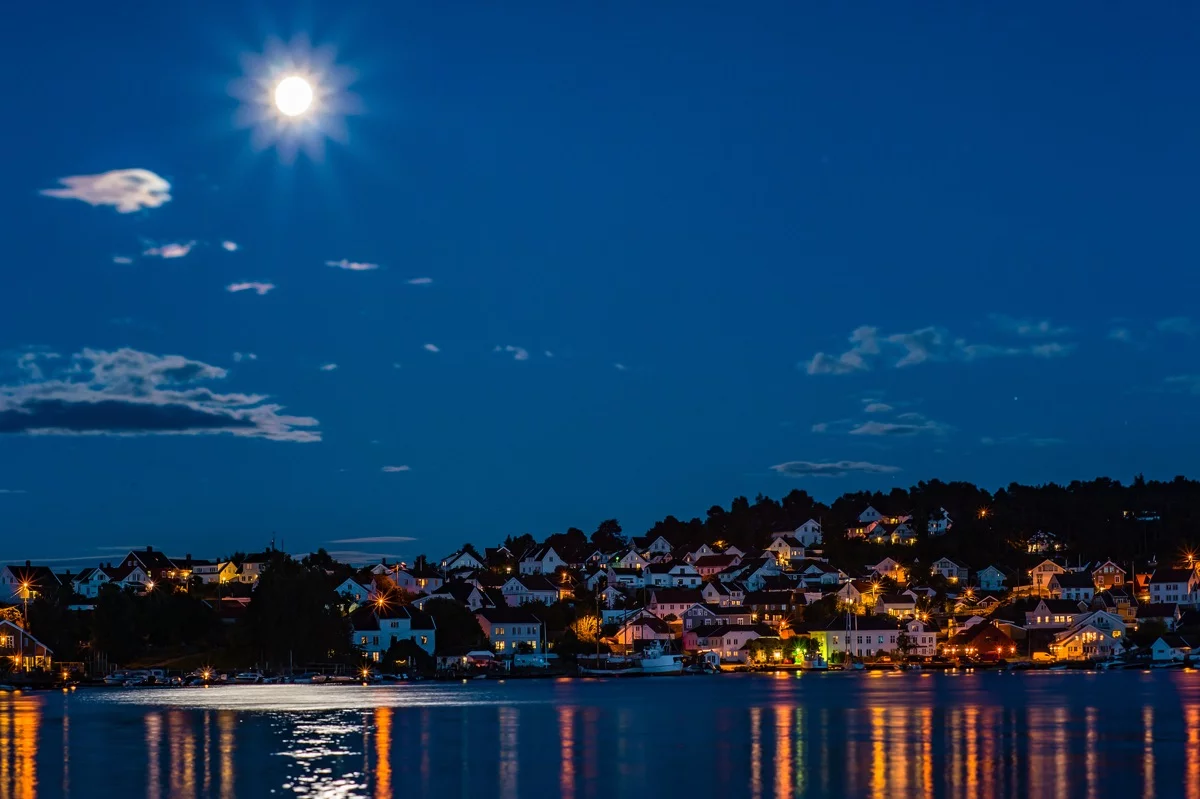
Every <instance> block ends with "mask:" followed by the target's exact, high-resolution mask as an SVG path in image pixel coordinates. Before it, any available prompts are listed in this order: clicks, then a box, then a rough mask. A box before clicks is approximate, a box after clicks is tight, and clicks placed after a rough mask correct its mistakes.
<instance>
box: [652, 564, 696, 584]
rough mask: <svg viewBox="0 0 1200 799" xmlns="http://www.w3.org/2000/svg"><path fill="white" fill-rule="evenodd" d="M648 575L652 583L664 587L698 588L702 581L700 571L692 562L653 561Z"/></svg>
mask: <svg viewBox="0 0 1200 799" xmlns="http://www.w3.org/2000/svg"><path fill="white" fill-rule="evenodd" d="M646 577H647V579H648V580H649V583H650V585H652V586H661V587H663V588H698V587H699V586H700V583H701V577H700V572H698V571H696V567H695V566H693V565H692V564H690V563H679V562H673V563H651V564H650V565H649V566H647V567H646Z"/></svg>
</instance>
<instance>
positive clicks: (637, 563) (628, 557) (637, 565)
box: [613, 549, 650, 569]
mask: <svg viewBox="0 0 1200 799" xmlns="http://www.w3.org/2000/svg"><path fill="white" fill-rule="evenodd" d="M613 565H615V566H619V567H621V568H622V569H644V568H646V567H647V566H649V565H650V561H649V560H647V559H646V558H644V557H642V554H641V553H640V552H638V551H637V550H636V549H629V550H626V551H625V552H624V554H622V555H621V557H619V558H617V560H616V562H615V563H614V564H613Z"/></svg>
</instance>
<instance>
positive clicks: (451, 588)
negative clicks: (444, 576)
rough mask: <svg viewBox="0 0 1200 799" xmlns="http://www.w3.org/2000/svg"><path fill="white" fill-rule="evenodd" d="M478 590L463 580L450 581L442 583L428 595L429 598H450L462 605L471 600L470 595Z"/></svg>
mask: <svg viewBox="0 0 1200 799" xmlns="http://www.w3.org/2000/svg"><path fill="white" fill-rule="evenodd" d="M478 590H479V589H478V588H476V587H475V586H473V585H471V584H470V583H468V582H465V581H463V580H451V581H450V582H448V583H443V584H442V585H441V586H439V587H438V588H437V590H435V591H433V593H431V594H430V596H431V597H450V598H452V599H454V600H455V601H456V602H459V603H461V604H463V605H465V604H467V602H469V601H470V600H471V594H473V593H475V592H476V591H478Z"/></svg>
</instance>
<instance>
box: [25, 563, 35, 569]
mask: <svg viewBox="0 0 1200 799" xmlns="http://www.w3.org/2000/svg"><path fill="white" fill-rule="evenodd" d="M32 567H33V564H32V563H30V562H29V561H25V568H26V569H29V568H32Z"/></svg>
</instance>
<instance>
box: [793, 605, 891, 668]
mask: <svg viewBox="0 0 1200 799" xmlns="http://www.w3.org/2000/svg"><path fill="white" fill-rule="evenodd" d="M900 629H901V628H900V624H899V623H898V622H897V621H896V619H894V618H892V617H891V616H854V617H853V618H852V619H850V620H847V619H846V618H845V617H838V618H834V619H832V620H830V621H829V623H828V624H826V625H825V626H824V627H822V628H820V629H816V630H810V631H809V636H810V637H811V638H812V639H813V640H815V641H816V642H817V645H818V646H819V647H820V648H821V656H822V657H824V658H825V660H830V659H831V658H833V656H835V655H839V654H840V655H841V656H846V655H850V656H853V657H877V656H879V655H881V654H887V653H890V652H893V651H895V649H896V643H897V638H898V637H899V635H900Z"/></svg>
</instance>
